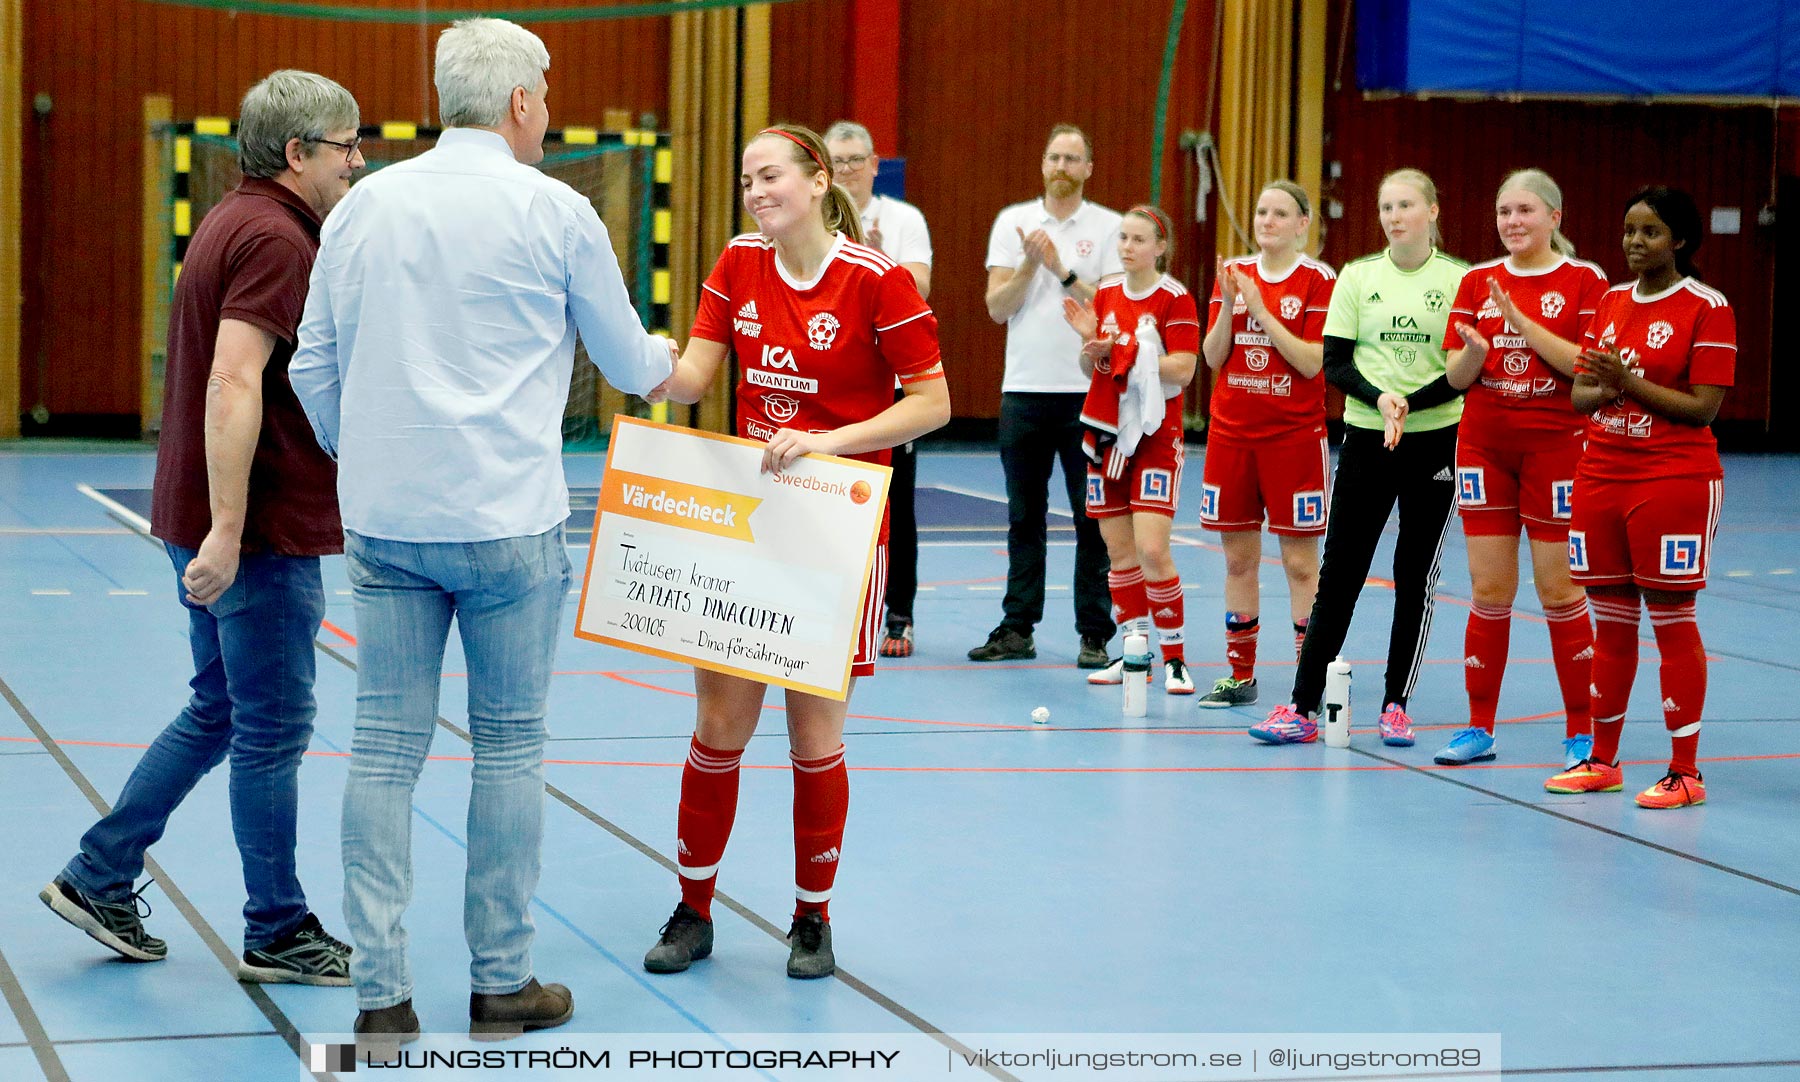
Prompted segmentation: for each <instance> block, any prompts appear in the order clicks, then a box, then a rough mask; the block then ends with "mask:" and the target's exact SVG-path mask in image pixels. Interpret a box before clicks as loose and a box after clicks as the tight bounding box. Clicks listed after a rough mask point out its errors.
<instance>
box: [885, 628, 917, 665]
mask: <svg viewBox="0 0 1800 1082" xmlns="http://www.w3.org/2000/svg"><path fill="white" fill-rule="evenodd" d="M912 654H913V628H912V624H911V623H910V622H908V623H890V624H888V626H887V634H885V635H883V636H882V638H881V656H882V657H911V656H912Z"/></svg>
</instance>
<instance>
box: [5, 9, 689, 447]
mask: <svg viewBox="0 0 1800 1082" xmlns="http://www.w3.org/2000/svg"><path fill="white" fill-rule="evenodd" d="M23 3H24V6H25V13H24V17H25V35H24V54H25V60H24V67H25V71H24V88H23V89H24V96H25V99H26V102H27V103H29V102H30V100H31V97H32V95H34V94H37V93H39V92H44V93H48V94H49V95H51V98H52V101H53V108H52V111H51V114H50V116H49V117H48V119H47V120H42V121H40V120H38V119H37V118H36V117H35V115H33V114H32V113H31V112H30V111H29V106H28V105H27V113H26V117H25V120H24V133H23V134H24V140H23V142H24V154H23V162H22V164H23V188H24V193H25V232H24V237H23V260H24V264H23V266H24V269H23V285H24V294H25V319H24V335H23V343H22V357H21V364H20V368H21V376H22V384H23V387H22V392H23V395H22V397H23V405H24V407H25V408H26V409H29V408H30V407H31V406H32V405H33V404H34V403H35V402H36V401H38V400H39V398H40V397H41V399H42V401H43V402H44V403H45V405H47V406H48V407H49V409H50V410H51V412H52V414H53V415H69V414H84V415H102V416H112V417H117V418H121V419H135V417H136V415H137V413H138V380H139V359H138V344H139V312H138V309H139V307H140V302H139V292H140V284H139V268H138V262H139V255H138V251H139V249H138V245H139V232H140V230H139V221H138V219H139V215H140V213H141V212H140V210H139V208H138V206H137V196H136V192H137V188H138V179H137V178H138V174H139V171H140V168H139V158H140V156H141V154H142V140H141V132H140V130H139V129H140V127H141V116H142V112H143V99H144V97H145V96H146V95H148V94H167V95H169V96H170V97H171V98H172V99H173V100H174V107H175V115H176V116H177V117H179V118H191V117H194V116H200V115H224V116H232V115H235V114H236V112H237V103H238V101H239V99H241V98H242V97H243V94H244V91H245V90H247V89H248V88H249V87H250V85H251V84H252V83H254V82H255V81H256V80H257V79H259V78H261V77H262V76H264V75H266V74H268V73H269V72H270V71H272V70H274V69H276V68H278V67H295V68H303V69H306V70H310V71H316V72H319V73H320V74H323V75H327V76H329V77H331V78H333V79H336V80H337V81H339V82H341V83H343V84H344V85H345V86H346V87H348V88H349V89H350V91H351V93H353V94H355V95H356V97H357V101H358V102H359V104H360V105H361V107H362V115H363V120H364V122H365V123H378V122H380V121H383V120H411V121H423V122H432V121H435V119H436V117H435V114H436V95H435V94H434V93H433V92H432V90H431V86H430V54H431V49H432V48H433V46H434V44H435V41H436V37H437V34H438V32H439V31H440V30H441V29H442V28H443V26H444V24H443V23H437V22H434V23H430V24H428V25H426V26H425V27H424V28H423V31H422V29H421V27H420V25H419V24H417V23H416V22H415V23H400V24H371V23H348V22H336V21H319V20H308V19H290V18H277V17H273V16H257V15H239V14H232V13H228V12H223V11H212V10H200V9H195V8H186V7H177V6H172V5H165V4H156V3H148V2H143V0H80V2H76V3H71V2H68V0H23ZM359 3H360V4H361V5H362V6H373V7H391V8H393V9H394V10H395V11H396V12H397V13H402V14H405V13H416V12H418V10H419V8H420V3H419V0H359ZM439 6H442V7H445V8H450V7H455V8H458V9H463V8H467V7H469V6H470V5H468V4H449V3H444V4H442V5H439V4H436V3H432V4H430V5H429V6H428V10H429V8H435V7H439ZM567 6H568V3H567V0H509V3H508V4H507V7H509V8H511V9H526V8H555V7H567ZM532 29H533V30H534V31H535V32H536V33H537V34H538V35H539V36H540V37H542V38H543V39H544V43H545V44H546V45H547V46H548V47H549V49H550V57H551V66H550V73H549V82H550V115H551V123H552V124H553V125H556V126H562V125H565V124H588V125H593V126H599V125H600V124H601V122H602V119H603V114H604V113H605V111H606V110H608V109H627V110H629V111H630V113H631V115H632V118H633V120H634V121H635V120H636V118H637V116H638V115H639V114H641V113H654V114H657V115H659V116H660V115H662V114H664V113H666V112H667V108H668V69H669V35H668V20H667V19H666V18H642V19H626V20H604V21H593V22H586V23H562V22H547V23H538V24H534V25H532ZM40 358H41V365H42V368H43V370H44V376H43V377H42V378H41V379H40V378H39V376H38V369H39V367H40Z"/></svg>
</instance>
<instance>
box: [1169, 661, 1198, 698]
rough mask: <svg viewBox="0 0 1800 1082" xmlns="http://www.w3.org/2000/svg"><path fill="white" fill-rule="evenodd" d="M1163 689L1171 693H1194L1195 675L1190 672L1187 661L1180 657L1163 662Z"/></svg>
mask: <svg viewBox="0 0 1800 1082" xmlns="http://www.w3.org/2000/svg"><path fill="white" fill-rule="evenodd" d="M1163 690H1164V691H1166V692H1168V693H1169V694H1170V695H1192V694H1193V693H1194V677H1193V675H1192V674H1190V673H1189V672H1188V667H1187V662H1185V661H1183V660H1182V659H1180V658H1178V657H1172V658H1169V659H1168V660H1166V661H1164V662H1163Z"/></svg>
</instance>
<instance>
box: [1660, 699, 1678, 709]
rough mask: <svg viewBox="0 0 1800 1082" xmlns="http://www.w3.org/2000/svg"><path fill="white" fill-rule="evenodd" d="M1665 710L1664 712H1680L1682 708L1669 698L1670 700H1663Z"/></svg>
mask: <svg viewBox="0 0 1800 1082" xmlns="http://www.w3.org/2000/svg"><path fill="white" fill-rule="evenodd" d="M1663 709H1664V710H1680V709H1681V707H1679V706H1677V705H1676V704H1675V700H1674V699H1673V698H1669V699H1664V700H1663Z"/></svg>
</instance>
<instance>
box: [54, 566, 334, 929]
mask: <svg viewBox="0 0 1800 1082" xmlns="http://www.w3.org/2000/svg"><path fill="white" fill-rule="evenodd" d="M165 547H166V548H167V549H168V550H169V559H170V561H171V562H173V563H174V565H175V592H176V597H177V598H179V599H180V600H181V603H182V605H183V606H184V607H185V608H186V609H187V610H188V640H189V646H190V647H191V648H192V650H193V653H194V678H193V679H192V680H191V681H189V682H188V686H189V687H191V688H193V689H194V694H193V697H192V698H191V699H189V700H188V704H187V707H186V708H185V709H183V710H182V711H181V713H180V714H179V715H177V716H176V718H175V720H174V721H173V722H171V723H170V724H169V726H168V728H166V729H164V730H163V731H162V732H161V734H159V735H158V736H157V738H156V739H155V740H154V741H152V742H151V744H150V748H149V750H148V751H146V752H144V757H143V758H142V759H140V760H138V765H137V768H136V769H135V770H133V771H132V772H131V777H130V778H129V779H127V780H126V782H125V789H124V791H123V792H121V793H120V794H119V799H118V800H117V801H116V802H115V803H114V804H113V810H112V812H111V814H109V815H107V816H106V818H104V819H102V820H100V821H99V822H98V823H95V824H94V826H93V828H92V829H90V830H89V831H88V832H87V833H86V834H84V835H83V836H82V838H81V852H80V853H79V854H77V855H76V857H75V859H73V860H71V861H69V864H68V867H66V868H64V869H63V873H62V874H63V878H65V879H67V880H68V881H69V882H71V883H73V884H74V885H75V886H77V887H79V888H80V889H82V890H83V891H86V892H87V893H89V894H92V895H96V896H98V897H100V898H104V899H106V900H108V901H120V900H123V899H124V898H125V896H126V895H127V894H129V893H130V891H131V885H132V883H133V881H135V880H136V879H137V877H138V876H140V875H142V874H143V872H144V851H145V850H146V849H149V848H150V847H151V846H152V845H154V844H156V842H157V840H158V839H160V838H161V837H162V836H163V830H164V829H165V828H167V826H168V824H169V816H170V815H171V814H173V813H174V811H175V809H176V808H177V807H179V806H180V805H181V802H182V801H183V800H184V799H186V798H187V795H188V793H190V792H192V791H193V788H194V786H195V785H196V784H197V783H198V782H199V781H200V779H201V778H202V777H203V776H205V774H206V772H207V771H209V770H211V769H212V768H213V767H215V766H217V765H219V763H221V762H223V761H224V759H225V757H226V756H227V755H230V756H231V829H232V832H233V834H235V835H236V837H237V847H238V856H239V857H240V858H241V860H242V861H243V865H244V892H245V894H246V895H247V896H248V897H247V900H246V901H245V902H244V925H245V927H244V949H245V950H247V951H249V950H256V949H258V948H261V947H266V946H268V945H269V944H271V943H273V942H275V941H276V940H278V939H280V938H282V937H283V936H285V935H287V934H288V933H289V932H291V931H293V930H294V929H295V927H297V926H298V925H299V924H300V921H301V920H302V919H304V918H305V916H306V912H307V910H306V894H305V892H304V891H302V890H301V889H300V878H299V875H298V873H297V872H296V871H295V868H294V830H295V825H294V824H295V816H296V811H297V807H298V804H299V798H300V757H301V756H302V755H303V754H304V753H305V752H306V745H307V743H308V742H309V741H310V740H311V739H312V731H313V714H314V704H313V677H314V675H315V673H316V672H317V668H316V664H315V655H314V653H313V638H314V636H316V635H317V634H318V632H319V621H320V620H322V619H324V617H325V590H324V585H323V582H322V581H321V579H320V577H319V559H318V557H316V556H256V555H245V556H244V557H243V559H242V561H241V562H240V563H239V564H238V576H237V581H236V582H234V583H232V584H231V588H230V589H228V590H226V591H225V593H224V594H222V595H221V596H220V597H219V599H218V600H217V601H215V602H213V603H212V605H211V606H210V607H207V608H201V607H200V606H197V605H191V604H189V603H188V601H187V591H186V590H185V589H184V588H183V587H182V585H181V574H182V572H183V571H185V570H186V569H187V565H188V562H189V561H190V560H192V559H193V558H194V555H195V552H194V550H193V549H187V548H181V547H179V546H176V545H167V546H165Z"/></svg>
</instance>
